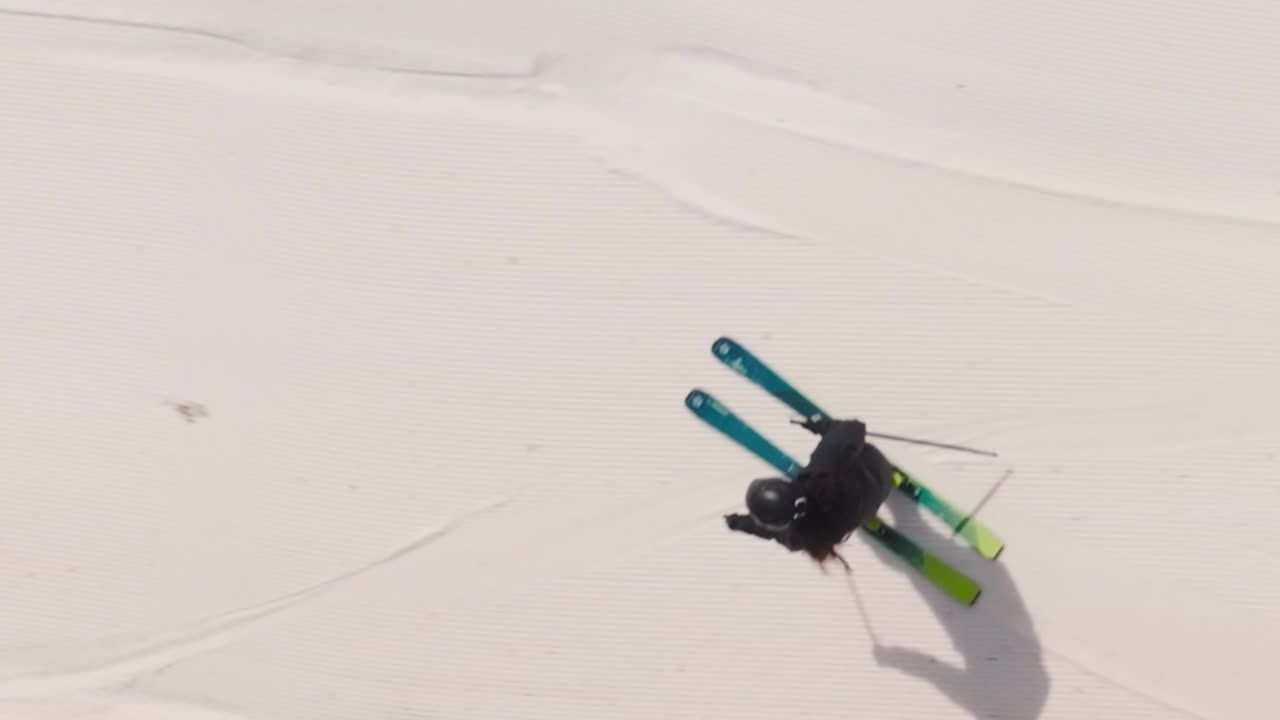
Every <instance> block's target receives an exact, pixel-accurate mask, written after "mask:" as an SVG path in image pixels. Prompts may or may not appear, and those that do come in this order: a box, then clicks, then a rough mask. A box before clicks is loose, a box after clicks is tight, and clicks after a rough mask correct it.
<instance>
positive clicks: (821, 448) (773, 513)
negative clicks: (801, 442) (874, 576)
mask: <svg viewBox="0 0 1280 720" xmlns="http://www.w3.org/2000/svg"><path fill="white" fill-rule="evenodd" d="M792 422H796V424H798V425H801V426H802V427H804V428H805V429H807V430H809V431H810V432H812V433H814V434H816V435H820V436H821V438H822V439H821V440H820V441H819V442H818V446H817V447H816V448H814V450H813V454H812V455H811V456H810V457H809V463H808V464H807V465H806V466H805V467H804V468H802V469H801V470H800V472H799V473H798V474H797V476H796V479H795V480H788V479H787V478H781V477H770V478H760V479H757V480H753V481H752V482H751V484H750V486H748V488H747V510H748V514H746V515H742V514H737V513H735V514H732V515H725V516H724V519H725V524H727V525H728V526H729V529H730V530H734V531H737V532H744V533H748V534H751V535H755V536H757V537H761V538H765V539H768V540H776V541H777V542H778V543H780V544H781V545H782V546H783V547H785V548H787V549H788V550H790V551H792V552H798V551H804V552H805V553H808V555H809V556H810V557H812V558H813V559H814V560H816V561H818V562H819V563H824V562H825V561H826V560H828V559H829V558H832V557H834V558H836V559H838V560H839V561H840V563H841V564H843V565H844V566H845V569H848V567H849V564H848V563H847V562H845V560H844V558H842V557H840V554H839V553H838V552H836V549H835V548H836V546H837V545H839V544H840V543H842V542H844V541H845V540H846V539H847V538H848V537H849V535H850V534H852V533H853V531H854V530H856V529H857V528H858V527H859V526H861V525H862V523H864V522H866V521H867V520H869V519H871V518H872V517H874V516H875V514H876V512H877V511H878V510H879V509H880V506H881V505H882V504H883V503H884V501H885V499H886V498H887V497H888V496H889V492H890V491H891V490H892V489H893V481H892V474H893V466H892V465H891V464H890V463H889V460H888V459H887V458H885V456H884V454H883V453H881V452H880V450H879V449H877V448H876V447H875V446H874V445H871V444H869V443H868V442H867V427H866V425H864V424H863V423H861V422H859V421H857V420H833V419H831V418H822V419H820V420H813V419H809V420H805V421H804V422H797V421H794V420H793V421H792Z"/></svg>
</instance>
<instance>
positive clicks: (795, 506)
mask: <svg viewBox="0 0 1280 720" xmlns="http://www.w3.org/2000/svg"><path fill="white" fill-rule="evenodd" d="M804 506H805V498H804V495H802V494H801V493H800V489H799V488H798V487H797V486H796V485H795V484H794V483H792V482H789V481H787V480H784V479H782V478H760V479H759V480H752V481H751V485H749V486H748V487H747V510H748V511H749V512H750V513H751V517H753V518H755V521H756V522H757V523H759V524H760V525H763V526H764V527H766V528H769V529H770V530H782V529H783V528H785V527H787V526H788V525H790V524H791V521H792V520H795V519H796V518H798V517H800V516H801V515H803V514H804Z"/></svg>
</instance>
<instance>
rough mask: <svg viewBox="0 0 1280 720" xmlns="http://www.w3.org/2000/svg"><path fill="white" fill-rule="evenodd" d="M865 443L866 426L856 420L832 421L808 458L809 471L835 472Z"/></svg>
mask: <svg viewBox="0 0 1280 720" xmlns="http://www.w3.org/2000/svg"><path fill="white" fill-rule="evenodd" d="M866 442H867V426H866V425H865V424H863V423H862V422H861V421H858V420H833V421H831V423H830V425H829V426H828V427H827V428H826V431H825V432H823V434H822V440H820V441H819V442H818V447H816V448H814V449H813V455H812V456H811V457H810V458H809V465H808V467H809V469H811V470H837V469H838V468H841V467H843V466H844V465H845V463H847V462H848V461H849V460H850V459H851V458H853V457H854V456H855V455H857V454H858V451H859V450H861V449H862V446H863V445H865V444H866Z"/></svg>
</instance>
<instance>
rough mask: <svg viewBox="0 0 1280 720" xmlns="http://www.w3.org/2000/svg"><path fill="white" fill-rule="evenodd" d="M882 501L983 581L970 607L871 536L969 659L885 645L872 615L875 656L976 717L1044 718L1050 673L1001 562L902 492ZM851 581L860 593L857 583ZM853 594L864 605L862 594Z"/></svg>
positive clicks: (923, 541)
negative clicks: (952, 533)
mask: <svg viewBox="0 0 1280 720" xmlns="http://www.w3.org/2000/svg"><path fill="white" fill-rule="evenodd" d="M885 505H886V506H888V507H889V508H890V509H891V510H892V512H893V520H892V522H893V525H894V526H895V527H897V528H898V529H900V530H902V532H903V533H905V534H907V535H909V536H910V537H911V538H912V539H914V540H915V541H916V542H918V543H919V544H920V545H921V546H923V547H925V548H926V549H928V550H929V551H930V552H932V553H934V554H935V555H937V556H938V557H939V558H941V559H943V560H945V561H946V562H948V563H950V564H951V565H952V566H953V567H955V568H956V569H957V570H960V571H961V572H963V573H965V574H966V575H968V576H969V577H972V578H973V579H974V580H975V581H977V582H978V584H979V585H980V586H982V595H981V596H980V597H979V598H978V601H977V603H976V604H975V605H973V606H972V607H965V606H963V605H960V604H959V603H957V602H955V601H954V600H952V599H951V598H949V597H947V596H946V595H944V594H943V593H942V592H941V591H939V590H938V588H937V587H935V586H934V585H933V584H932V583H930V582H929V581H928V580H926V579H924V577H923V576H921V575H920V573H918V572H916V571H915V570H914V569H912V568H910V567H908V566H907V565H906V564H905V563H903V562H902V560H900V559H899V558H897V557H895V556H894V555H892V554H890V553H889V552H888V551H887V550H885V549H884V548H882V547H881V546H880V545H879V543H871V545H872V546H873V547H874V548H875V549H876V552H877V553H878V554H879V556H880V558H881V559H882V560H883V561H884V563H885V565H886V566H887V567H892V568H897V569H898V570H900V571H902V572H903V573H904V574H905V575H906V576H907V577H908V578H910V580H911V582H912V583H913V584H914V585H915V588H916V591H917V592H918V593H920V595H921V596H922V597H923V598H924V599H925V600H926V601H927V602H928V603H929V607H930V608H931V609H932V610H933V613H934V614H935V615H937V617H938V621H939V622H941V623H942V626H943V627H944V628H946V630H947V633H948V634H949V635H950V636H951V642H952V644H953V645H954V647H955V648H956V650H957V651H958V652H959V653H960V655H961V656H962V657H963V659H964V662H963V665H959V666H957V665H953V664H951V663H949V662H946V661H943V660H940V659H937V658H935V657H933V656H932V655H929V654H927V653H924V652H921V651H919V650H915V649H911V648H906V647H900V646H887V645H880V643H879V639H878V638H877V637H876V636H875V635H874V632H873V629H872V627H871V625H872V624H873V623H874V618H870V619H869V620H868V618H866V617H864V618H863V620H864V621H867V622H868V625H869V626H868V631H869V632H873V635H872V640H873V643H874V647H873V655H874V657H875V659H876V662H877V663H879V664H880V665H881V666H883V667H892V668H896V669H898V670H901V671H902V672H904V673H907V674H908V675H912V676H914V677H917V678H919V679H921V680H925V681H927V682H929V683H932V684H933V685H934V686H935V687H937V688H938V690H939V691H941V692H942V693H943V694H945V695H946V696H947V697H949V698H950V699H951V700H952V701H953V702H955V703H956V704H957V705H960V706H961V707H964V708H965V709H966V710H968V711H969V712H970V713H971V714H972V715H973V716H974V717H975V718H1005V719H1008V720H1033V719H1034V718H1037V717H1039V715H1040V712H1041V711H1042V710H1043V709H1044V705H1045V701H1046V699H1047V697H1048V695H1049V676H1048V674H1047V673H1046V672H1045V669H1044V663H1043V658H1042V652H1041V649H1040V641H1039V639H1038V638H1037V637H1036V634H1035V628H1034V627H1033V626H1032V623H1031V615H1030V613H1028V611H1027V607H1026V605H1025V604H1024V603H1023V601H1022V597H1021V596H1020V595H1019V594H1018V588H1017V586H1016V585H1015V584H1014V582H1013V579H1012V578H1011V577H1010V576H1009V571H1008V569H1007V568H1006V566H1005V565H1004V563H1003V562H1002V561H1000V560H997V561H995V562H992V561H990V560H985V559H983V558H981V557H979V556H978V555H977V554H976V553H974V552H973V551H972V550H971V549H969V548H968V547H967V546H965V545H963V543H960V542H956V541H954V540H952V539H951V538H950V537H949V535H947V534H944V533H942V532H939V531H938V530H936V529H934V527H933V526H932V525H930V524H927V523H926V522H925V521H924V520H925V519H924V518H923V517H922V516H921V510H920V506H919V505H916V504H915V503H913V502H911V501H910V500H909V499H907V498H906V497H904V496H902V495H901V494H900V493H897V492H895V493H892V494H891V495H890V497H889V500H887V501H886V503H885ZM851 588H852V589H853V590H854V592H855V593H856V587H853V586H851ZM855 601H857V602H858V603H859V611H860V612H861V611H862V607H861V599H860V598H859V597H855Z"/></svg>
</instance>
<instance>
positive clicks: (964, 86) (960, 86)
mask: <svg viewBox="0 0 1280 720" xmlns="http://www.w3.org/2000/svg"><path fill="white" fill-rule="evenodd" d="M967 87H969V86H968V85H965V84H964V83H956V89H957V90H964V89H965V88H967Z"/></svg>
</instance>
